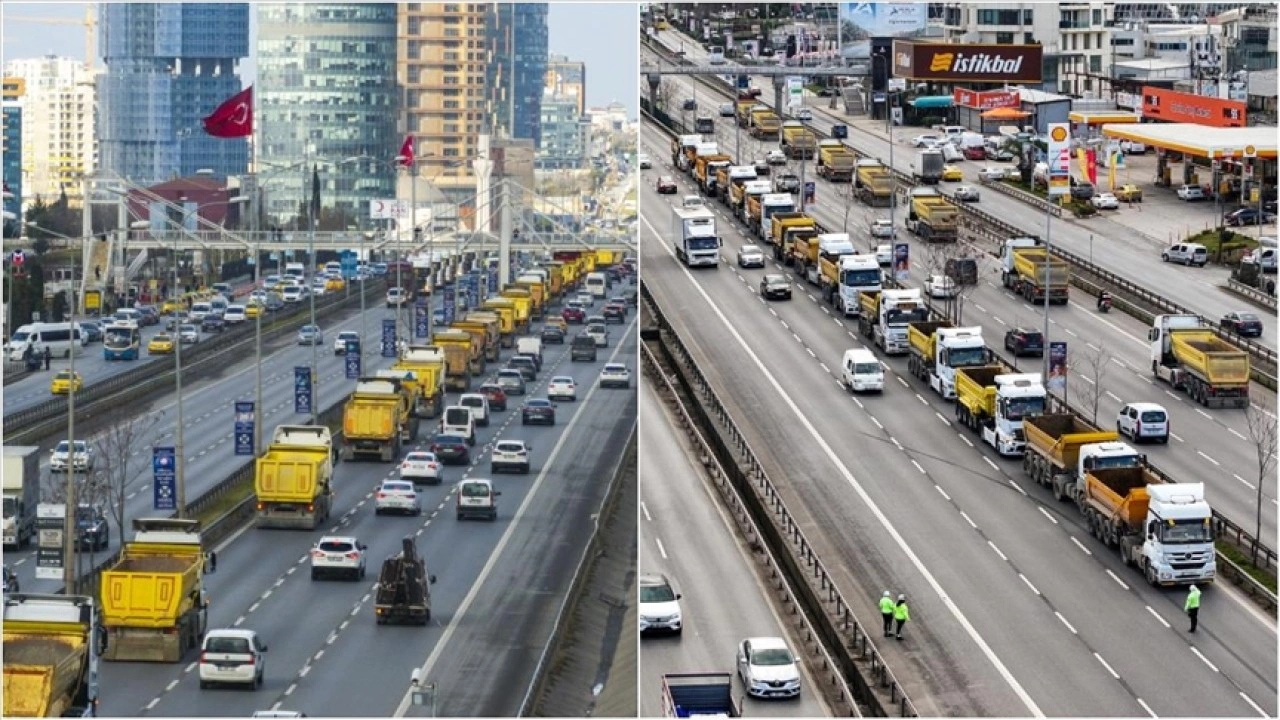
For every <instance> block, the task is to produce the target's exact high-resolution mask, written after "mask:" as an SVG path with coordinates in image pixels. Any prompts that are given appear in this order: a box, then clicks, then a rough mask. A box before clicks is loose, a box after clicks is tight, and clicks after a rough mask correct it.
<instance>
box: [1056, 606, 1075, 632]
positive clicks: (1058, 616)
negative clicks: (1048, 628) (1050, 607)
mask: <svg viewBox="0 0 1280 720" xmlns="http://www.w3.org/2000/svg"><path fill="white" fill-rule="evenodd" d="M1053 614H1054V615H1056V616H1057V618H1058V620H1060V621H1061V622H1062V624H1063V625H1066V626H1067V629H1068V630H1070V631H1071V634H1072V635H1079V634H1080V633H1078V632H1076V629H1075V627H1073V626H1072V625H1071V623H1069V622H1067V619H1066V618H1064V617H1062V613H1060V612H1058V611H1057V610H1054V611H1053Z"/></svg>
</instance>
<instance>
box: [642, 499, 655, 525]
mask: <svg viewBox="0 0 1280 720" xmlns="http://www.w3.org/2000/svg"><path fill="white" fill-rule="evenodd" d="M640 511H641V512H643V513H644V519H645V520H648V521H649V522H653V516H652V515H650V514H649V508H648V506H646V505H645V504H644V503H643V502H641V503H640Z"/></svg>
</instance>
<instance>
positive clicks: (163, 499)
mask: <svg viewBox="0 0 1280 720" xmlns="http://www.w3.org/2000/svg"><path fill="white" fill-rule="evenodd" d="M176 460H177V455H176V454H175V452H174V449H173V448H172V447H158V448H155V449H153V450H152V453H151V474H152V475H153V478H152V483H151V485H152V496H151V509H152V510H173V509H175V508H177V507H178V502H177V494H178V493H177V480H176V472H177V464H176Z"/></svg>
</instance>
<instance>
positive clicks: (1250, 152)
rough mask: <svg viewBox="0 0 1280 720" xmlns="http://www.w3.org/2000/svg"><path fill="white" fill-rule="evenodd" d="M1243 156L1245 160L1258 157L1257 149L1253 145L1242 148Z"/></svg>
mask: <svg viewBox="0 0 1280 720" xmlns="http://www.w3.org/2000/svg"><path fill="white" fill-rule="evenodd" d="M1244 156H1245V157H1247V158H1251V157H1258V148H1256V147H1254V146H1253V145H1245V146H1244Z"/></svg>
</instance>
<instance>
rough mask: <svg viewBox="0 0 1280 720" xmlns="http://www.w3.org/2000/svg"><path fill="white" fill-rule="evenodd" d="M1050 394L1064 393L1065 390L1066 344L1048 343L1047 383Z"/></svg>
mask: <svg viewBox="0 0 1280 720" xmlns="http://www.w3.org/2000/svg"><path fill="white" fill-rule="evenodd" d="M1047 385H1048V389H1049V391H1050V392H1059V393H1065V392H1066V390H1067V343H1066V342H1061V341H1059V342H1051V343H1049V382H1048V383H1047Z"/></svg>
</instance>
